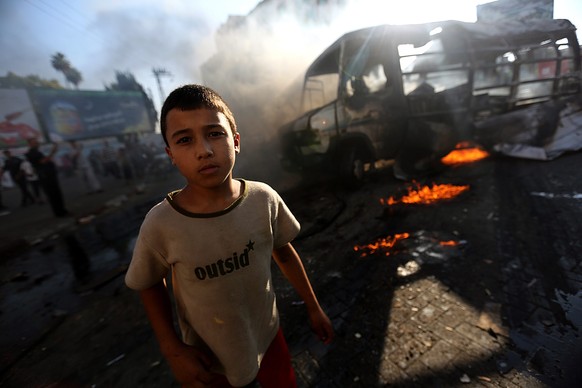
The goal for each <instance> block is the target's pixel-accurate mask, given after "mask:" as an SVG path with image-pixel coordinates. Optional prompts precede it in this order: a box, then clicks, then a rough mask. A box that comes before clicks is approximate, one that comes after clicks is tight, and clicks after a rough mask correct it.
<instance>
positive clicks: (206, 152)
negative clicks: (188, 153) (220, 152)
mask: <svg viewBox="0 0 582 388" xmlns="http://www.w3.org/2000/svg"><path fill="white" fill-rule="evenodd" d="M196 152H197V154H198V158H200V159H206V158H209V157H211V156H212V155H214V152H213V151H212V147H211V146H210V143H209V142H207V141H203V142H201V143H200V144H199V146H198V147H197V149H196Z"/></svg>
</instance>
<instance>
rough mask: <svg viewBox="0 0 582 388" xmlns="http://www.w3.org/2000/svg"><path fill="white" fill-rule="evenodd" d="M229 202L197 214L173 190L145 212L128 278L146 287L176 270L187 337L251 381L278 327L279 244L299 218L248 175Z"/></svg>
mask: <svg viewBox="0 0 582 388" xmlns="http://www.w3.org/2000/svg"><path fill="white" fill-rule="evenodd" d="M242 183H243V185H244V189H243V194H242V195H241V197H239V199H237V201H235V202H234V203H233V204H232V205H231V206H230V207H229V208H227V209H225V210H223V211H221V212H218V213H211V214H193V213H189V212H186V211H185V210H183V209H180V208H179V207H177V205H176V204H175V203H174V202H173V201H172V194H169V195H168V197H167V198H166V199H165V200H164V201H162V202H160V203H159V204H157V205H156V206H154V207H153V208H152V209H151V210H150V211H149V213H148V214H147V215H146V217H145V220H144V222H143V224H142V226H141V229H140V232H139V236H138V239H137V242H136V246H135V248H134V252H133V257H132V260H131V264H130V266H129V269H128V271H127V274H126V277H125V282H126V284H127V286H128V287H130V288H132V289H136V290H143V289H146V288H149V287H151V286H153V285H154V284H156V283H158V282H160V281H161V280H162V279H164V278H165V276H166V275H167V273H168V271H169V270H171V272H172V285H173V292H174V296H175V300H176V305H177V306H176V307H177V312H178V318H179V324H180V329H181V331H182V337H183V340H184V342H185V343H187V344H190V345H195V346H197V347H199V348H200V349H201V350H203V351H207V352H208V351H210V352H211V355H213V356H214V357H215V360H216V368H213V369H214V370H215V371H218V372H221V373H224V374H225V375H226V377H227V378H228V380H229V382H230V383H231V384H232V385H235V386H239V385H245V384H249V383H250V382H252V380H253V379H254V378H255V376H256V374H257V372H258V370H259V366H260V362H261V359H262V357H263V355H264V353H265V351H266V350H267V348H268V347H269V345H270V343H271V341H272V340H273V338H274V337H275V334H276V333H277V331H278V328H279V315H278V312H277V306H276V300H275V294H274V290H273V285H272V280H271V253H272V251H273V248H277V247H281V246H283V245H285V244H286V243H288V242H290V241H291V240H293V238H295V236H297V234H298V233H299V223H298V221H297V220H296V219H295V217H294V216H293V214H292V213H291V212H290V210H289V209H288V208H287V206H286V205H285V203H284V202H283V200H282V199H281V197H280V196H279V195H278V194H277V193H276V192H275V191H274V190H273V189H272V188H271V187H269V186H268V185H266V184H264V183H260V182H253V181H242Z"/></svg>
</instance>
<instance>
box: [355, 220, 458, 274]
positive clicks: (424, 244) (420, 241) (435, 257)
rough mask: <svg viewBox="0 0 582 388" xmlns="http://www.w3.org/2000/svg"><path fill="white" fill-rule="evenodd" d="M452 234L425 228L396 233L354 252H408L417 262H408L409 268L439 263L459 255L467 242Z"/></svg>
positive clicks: (365, 255)
mask: <svg viewBox="0 0 582 388" xmlns="http://www.w3.org/2000/svg"><path fill="white" fill-rule="evenodd" d="M451 237H452V236H451V235H450V234H445V233H443V232H436V231H433V232H428V231H424V230H420V231H417V232H415V233H408V232H404V233H396V234H394V235H391V236H386V237H382V238H379V239H377V240H376V241H374V242H372V243H369V244H364V245H356V246H354V252H358V253H359V254H360V258H364V257H367V256H370V255H376V254H381V255H383V256H394V255H396V254H398V253H405V252H406V253H408V254H410V256H412V257H413V258H414V260H413V261H415V262H416V264H414V265H412V264H410V263H407V264H406V266H405V267H406V268H407V270H410V269H411V266H414V267H417V266H418V267H419V266H420V265H422V264H424V263H437V262H442V261H446V260H447V259H448V258H450V257H453V256H458V255H459V248H460V247H462V246H463V245H465V244H466V241H464V240H458V239H456V238H451Z"/></svg>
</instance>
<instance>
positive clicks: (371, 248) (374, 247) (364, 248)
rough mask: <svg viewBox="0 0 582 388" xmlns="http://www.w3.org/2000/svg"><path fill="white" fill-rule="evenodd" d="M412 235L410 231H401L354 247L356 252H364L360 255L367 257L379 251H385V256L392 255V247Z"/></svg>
mask: <svg viewBox="0 0 582 388" xmlns="http://www.w3.org/2000/svg"><path fill="white" fill-rule="evenodd" d="M408 237H410V234H409V233H399V234H395V235H394V236H386V237H383V238H380V239H378V240H376V242H373V243H371V244H366V245H356V246H355V247H354V251H355V252H360V251H361V252H362V253H361V254H360V257H366V256H368V255H373V254H376V253H378V252H381V253H383V254H384V255H385V256H390V253H392V249H393V248H394V246H395V245H396V243H397V242H398V241H400V240H403V239H407V238H408Z"/></svg>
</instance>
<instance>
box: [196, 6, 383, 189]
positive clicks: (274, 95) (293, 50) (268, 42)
mask: <svg viewBox="0 0 582 388" xmlns="http://www.w3.org/2000/svg"><path fill="white" fill-rule="evenodd" d="M313 3H316V2H313ZM317 3H319V2H317ZM371 3H377V2H372V1H357V2H356V1H352V2H349V1H335V2H334V1H329V2H327V3H325V4H319V5H315V4H310V5H306V4H305V2H290V1H265V2H263V3H261V4H260V5H259V6H258V7H257V8H256V9H255V10H254V11H253V12H252V13H251V14H250V15H248V16H246V17H245V18H241V17H231V18H230V19H229V20H228V21H227V23H225V24H224V25H222V26H221V28H220V29H219V31H218V32H217V34H216V46H217V47H216V53H215V54H214V55H213V56H212V57H211V58H210V59H209V60H207V61H206V62H205V63H204V64H203V65H202V67H201V76H202V80H203V82H204V83H205V84H206V85H208V86H210V87H212V88H214V89H215V90H217V91H218V92H219V94H221V95H222V97H223V98H224V99H225V100H226V101H227V102H228V104H229V105H230V107H231V109H232V110H233V113H234V114H235V117H236V119H237V125H238V127H239V132H240V133H241V156H240V157H239V159H238V161H237V170H236V171H237V173H238V174H240V175H242V176H245V177H247V178H249V179H258V180H263V181H266V182H268V183H270V184H272V185H273V186H275V187H278V188H287V187H289V186H291V185H293V184H294V183H295V182H296V181H297V178H298V177H296V176H292V175H289V174H286V173H284V172H283V170H282V169H281V166H280V161H279V157H280V151H279V147H280V146H279V139H280V134H279V131H278V129H279V128H280V127H281V126H282V125H283V124H285V123H287V122H289V121H291V120H293V119H295V118H297V117H298V116H299V115H300V114H301V112H300V106H299V104H300V99H301V88H302V86H303V77H304V74H305V71H306V69H307V67H308V66H309V65H310V64H311V62H313V60H315V58H316V57H317V56H318V55H319V54H320V53H321V52H322V51H323V50H324V49H325V48H326V47H327V46H329V45H330V44H331V43H333V42H334V41H335V40H337V39H338V38H339V37H340V36H341V35H343V34H344V33H346V32H348V31H351V30H353V29H357V28H361V27H367V26H369V25H373V24H374V23H372V24H369V23H371V22H372V18H371V17H370V15H368V16H369V17H368V18H362V19H360V20H349V17H348V16H349V15H350V14H352V15H353V7H355V6H356V4H357V7H363V8H364V9H368V10H370V9H371V8H370V7H369V4H371Z"/></svg>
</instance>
